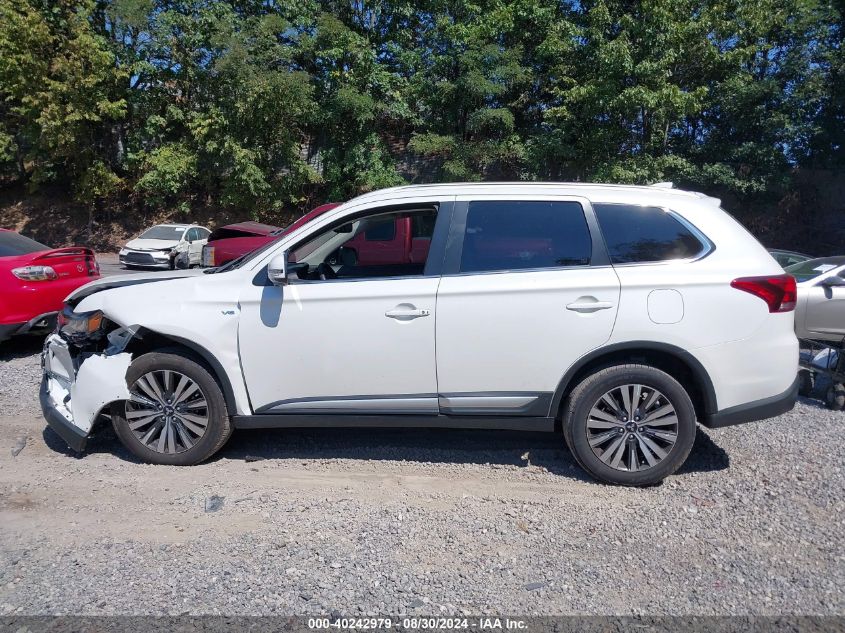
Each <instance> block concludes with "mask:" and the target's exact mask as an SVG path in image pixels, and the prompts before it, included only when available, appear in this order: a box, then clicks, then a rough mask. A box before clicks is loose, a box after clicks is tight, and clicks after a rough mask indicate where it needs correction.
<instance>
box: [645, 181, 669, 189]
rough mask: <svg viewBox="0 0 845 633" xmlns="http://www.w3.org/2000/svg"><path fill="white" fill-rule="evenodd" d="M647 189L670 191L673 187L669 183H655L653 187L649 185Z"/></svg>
mask: <svg viewBox="0 0 845 633" xmlns="http://www.w3.org/2000/svg"><path fill="white" fill-rule="evenodd" d="M649 187H653V188H654V189H672V188H673V187H674V185H673V184H672V183H671V182H656V183H654V184H653V185H649Z"/></svg>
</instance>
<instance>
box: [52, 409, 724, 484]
mask: <svg viewBox="0 0 845 633" xmlns="http://www.w3.org/2000/svg"><path fill="white" fill-rule="evenodd" d="M43 437H44V441H45V443H46V444H47V446H48V447H50V448H51V449H52V450H54V451H56V452H58V453H62V454H64V455H66V456H69V457H75V458H78V457H84V456H85V454H90V453H111V454H114V455H115V456H116V457H118V458H119V459H123V460H126V461H129V462H133V463H139V462H138V460H137V458H135V457H134V456H133V455H132V454H131V453H129V452H128V451H127V450H126V449H125V448H123V446H122V445H121V444H120V442H119V440H118V439H117V437H116V436H115V434H114V431H113V430H112V428H111V425H110V424H109V423H108V422H105V423H103V424H102V426H101V427H100V429H99V431H98V432H97V434H96V435H95V436H94V437H92V439H91V441H90V442H89V445H88V449H87V450H86V453H82V454H77V453H75V452H74V451H72V450H71V449H69V448H68V447H67V445H66V444H65V443H64V442H63V441H62V439H61V438H60V437H59V436H58V435H56V434H55V433H54V432H53V431H52V430H51V429H49V428H46V429H45V430H44V434H43ZM221 459H224V460H225V459H228V460H243V461H244V462H251V461H263V460H334V459H356V460H368V461H369V460H372V461H385V462H387V461H400V462H417V463H421V464H422V463H428V464H469V465H485V464H490V465H494V466H516V467H521V468H528V467H538V468H541V469H543V470H546V471H548V472H550V473H552V474H555V475H560V476H564V477H567V478H570V479H575V480H578V481H586V482H591V481H593V480H592V479H591V478H590V477H589V476H587V475H586V473H584V471H583V470H582V469H581V468H580V466H578V464H577V463H576V461H575V459H574V458H573V457H572V455H571V454H570V452H569V450H568V449H567V448H566V446H565V445H564V443H563V438H562V437H561V436H560V435H559V434H552V433H526V432H518V431H486V430H485V431H482V430H473V431H470V430H458V429H284V430H239V431H237V432H235V434H234V435H233V436H232V438H231V440H229V442H228V444H227V445H226V446H225V447H224V448H223V450H221V451H220V452H219V453H218V454H217V455H215V456H214V457H212V458H211V460H210V461H212V462H213V461H218V460H221ZM729 465H730V459H729V457H728V454H727V453H726V452H725V451H724V450H723V449H722V448H721V447H720V446H718V445H717V444H716V443H715V442H713V440H712V439H711V438H710V436H709V435H708V434H707V432H706V431H704V430H699V432H698V434H697V436H696V440H695V444H694V445H693V449H692V452H691V453H690V456H689V458H688V459H687V461H686V463H685V464H684V465H683V467H682V468H681V469H680V471H679V474H686V473H695V472H713V471H719V470H724V469H726V468H728V466H729Z"/></svg>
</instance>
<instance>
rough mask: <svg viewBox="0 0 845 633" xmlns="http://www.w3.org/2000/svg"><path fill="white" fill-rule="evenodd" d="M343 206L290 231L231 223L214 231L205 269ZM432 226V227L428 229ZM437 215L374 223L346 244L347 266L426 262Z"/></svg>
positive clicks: (330, 206)
mask: <svg viewBox="0 0 845 633" xmlns="http://www.w3.org/2000/svg"><path fill="white" fill-rule="evenodd" d="M337 206H339V203H336V202H333V203H329V204H324V205H321V206H319V207H317V208H316V209H314V210H312V211H310V212H308V213H306V214H305V215H303V216H302V217H301V218H299V219H298V220H297V221H296V222H294V223H293V224H291V225H290V226H288V227H286V228H279V227H276V226H271V225H269V224H259V223H258V222H242V223H240V224H229V225H227V226H222V227H220V228H218V229H215V230H214V231H212V232H211V235H209V237H208V244H206V245H205V246H204V247H203V250H202V265H203V266H222V265H223V264H225V263H227V262H230V261H232V260H233V259H235V258H237V257H240V256H241V255H244V254H246V253H249V252H250V251H253V250H255V249H256V248H260V247H261V246H264V245H265V244H267V243H268V242H272V241H274V240H277V239H278V238H280V237H281V236H283V235H285V234H287V233H290V232H291V231H293V230H295V229H298V228H299V227H300V226H302V225H303V224H305V223H306V222H310V221H311V220H313V219H314V218H316V217H317V216H318V215H321V214H323V213H325V212H326V211H330V210H331V209H334V208H335V207H337ZM426 223H430V224H431V226H426ZM433 224H434V216H431V218H428V217H425V216H414V217H412V218H409V217H404V218H402V217H400V218H395V219H394V218H390V219H385V220H384V221H383V222H377V223H373V224H371V225H370V226H368V227H367V229H366V230H365V231H362V232H361V233H359V234H358V235H356V236H355V237H353V238H352V239H351V240H349V241H348V242H346V243H345V244H344V245H343V252H344V254H343V258H344V263H345V264H347V265H356V264H361V265H364V266H367V265H373V266H374V265H392V264H417V263H424V262H425V260H426V257H427V256H428V247H429V245H430V244H431V240H430V237H431V233H432V230H433Z"/></svg>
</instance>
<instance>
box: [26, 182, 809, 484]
mask: <svg viewBox="0 0 845 633" xmlns="http://www.w3.org/2000/svg"><path fill="white" fill-rule="evenodd" d="M397 220H403V221H407V226H409V227H410V228H409V229H408V231H407V232H406V233H404V235H405V238H403V239H402V240H397V239H396V230H397V229H396V228H395V227H396V226H398V225H400V224H401V223H400V222H397ZM352 240H356V242H355V244H361V243H363V242H366V244H367V249H366V250H367V256H366V258H364V257H361V258H359V257H358V256H357V255H356V253H355V252H353V251H352V249H351V248H349V247H345V246H344V245H345V244H347V243H351V241H352ZM794 305H795V281H794V279H793V278H792V277H790V276H788V275H785V274H784V272H783V270H782V269H781V267H780V266H779V265H778V264H777V263H776V262H775V260H774V259H772V257H771V256H770V255H769V254H768V253H767V252H766V250H765V249H764V248H763V247H762V246H761V245H760V244H759V243H758V242H757V241H756V240H755V239H754V238H753V237H752V236H751V235H750V234H749V233H747V232H746V231H745V230H744V229H743V228H742V227H741V226H740V225H739V224H738V223H737V222H736V221H735V220H734V219H733V218H732V217H731V216H729V215H728V214H727V213H725V212H724V211H722V210H721V209H719V201H718V200H716V199H713V198H708V197H706V196H704V195H702V194H698V193H691V192H686V191H678V190H673V189H667V188H654V187H629V186H609V185H587V184H525V183H518V184H504V183H503V184H446V185H423V186H408V187H399V188H394V189H386V190H382V191H377V192H374V193H370V194H366V195H363V196H361V197H358V198H356V199H354V200H352V201H350V202H347V203H345V204H343V205H342V206H340V207H337V208H335V209H333V210H331V211H328V212H326V213H324V214H323V215H321V216H319V217H317V218H315V219H313V220H312V221H311V222H309V223H307V224H305V225H304V226H302V227H300V228H299V229H297V230H296V231H293V232H291V233H289V234H287V235H285V236H283V237H282V238H280V239H279V240H277V241H275V242H273V243H271V244H269V245H267V246H266V247H264V248H262V249H260V250H258V251H254V252H252V253H250V254H249V255H247V256H245V257H244V258H241V259H240V260H235V261H233V262H231V263H230V264H227V265H226V266H223V267H221V268H216V269H208V270H205V271H173V272H172V273H164V274H163V275H161V274H160V275H154V276H153V275H146V274H138V275H128V276H125V277H117V278H115V277H112V278H104V279H102V280H100V281H97V282H94V283H91V284H89V285H87V286H85V287H83V288H82V289H80V290H78V291H77V292H75V293H74V294H72V295H71V296H70V297H69V298H68V301H67V307H66V309H65V311H64V312H63V314H62V316H61V317H60V323H59V327H58V331H57V333H55V334H53V335H51V336H50V338H49V339H48V341H47V343H46V345H45V350H44V380H43V384H42V389H41V402H42V407H43V410H44V414H45V416H46V418H47V421H48V423H49V424H50V425H51V426H52V427H53V428H54V429H55V430H56V431H57V432H58V433H59V434H60V435H61V436H62V437H63V438H64V439H65V440H66V441H67V442H68V444H69V445H70V446H71V447H73V448H75V449H77V450H81V449H82V448H84V445H85V442H86V439H87V437H88V436H89V434H90V433H91V431H92V429H94V428H95V426H96V424H95V423H96V422H97V421H98V419H102V418H101V414H102V413H109V414H110V415H111V419H112V423H113V425H114V428H115V431H116V432H117V435H118V436H119V437H120V439H121V440H122V441H123V442H124V443H125V445H126V446H127V448H128V449H129V450H131V451H132V452H133V453H134V454H135V455H137V456H138V457H140V458H141V459H143V460H145V461H148V462H153V463H158V464H195V463H197V462H200V461H202V460H204V459H206V458H208V457H209V456H210V455H213V454H214V453H215V452H216V451H218V450H219V449H220V448H221V447H222V446H223V444H224V443H225V442H226V440H227V439H228V437H229V435H230V434H231V433H232V430H233V429H234V428H277V427H314V426H327V425H332V426H402V427H406V426H407V427H415V426H435V427H449V428H456V427H460V428H469V427H471V428H477V427H487V428H500V429H525V430H544V431H555V430H561V431H562V432H563V436H564V437H565V439H566V443H567V445H568V446H569V448H570V449H571V451H572V453H573V454H574V455H575V457H576V459H577V460H578V462H579V463H580V464H581V465H582V466H583V467H584V468H585V469H586V470H587V471H589V472H590V473H591V474H592V475H593V476H594V477H596V478H598V479H601V480H604V481H607V482H613V483H620V484H628V485H641V484H650V483H654V482H657V481H659V480H661V479H663V478H664V477H666V476H667V475H669V474H671V473H673V472H674V471H676V470H677V469H678V468H679V467H680V466H681V464H683V462H684V460H685V459H686V458H687V455H688V454H689V452H690V449H691V448H692V445H693V439H694V436H695V431H696V420H698V421H699V422H701V423H702V424H704V425H706V426H710V427H718V426H725V425H730V424H738V423H740V422H748V421H752V420H758V419H762V418H766V417H771V416H774V415H778V414H780V413H783V412H785V411H788V410H789V409H791V408H792V406H793V404H794V402H795V398H796V391H797V383H796V375H797V366H798V343H797V340H796V338H795V334H794V333H793V313H792V310H793V308H794Z"/></svg>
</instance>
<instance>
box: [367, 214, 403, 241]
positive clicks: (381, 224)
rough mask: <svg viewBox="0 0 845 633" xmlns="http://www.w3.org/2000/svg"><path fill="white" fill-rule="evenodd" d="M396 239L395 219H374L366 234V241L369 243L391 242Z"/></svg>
mask: <svg viewBox="0 0 845 633" xmlns="http://www.w3.org/2000/svg"><path fill="white" fill-rule="evenodd" d="M394 237H396V221H395V220H394V219H393V218H379V219H373V220H371V221H370V223H369V224H368V225H367V230H366V231H365V232H364V239H365V240H367V241H368V242H389V241H390V240H392V239H393V238H394Z"/></svg>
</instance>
